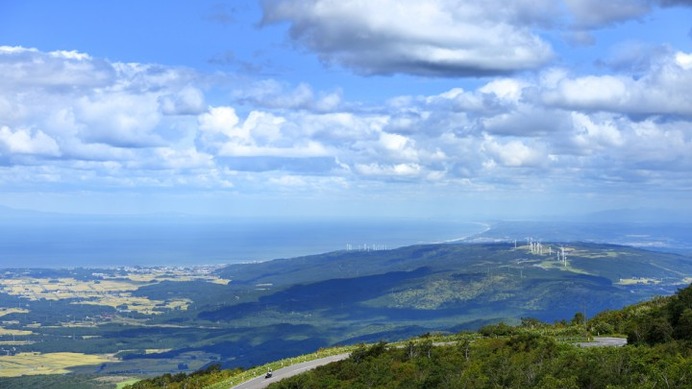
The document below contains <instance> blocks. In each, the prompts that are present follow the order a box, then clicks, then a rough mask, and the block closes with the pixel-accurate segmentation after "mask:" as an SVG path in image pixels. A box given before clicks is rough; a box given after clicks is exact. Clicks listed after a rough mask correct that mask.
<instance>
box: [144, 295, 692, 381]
mask: <svg viewBox="0 0 692 389" xmlns="http://www.w3.org/2000/svg"><path fill="white" fill-rule="evenodd" d="M585 319H586V318H585V317H584V316H583V315H582V314H581V313H580V312H578V313H576V314H575V315H574V317H573V318H572V319H571V320H570V321H560V322H556V323H553V324H547V323H543V322H541V321H539V320H536V319H533V318H524V319H522V321H521V324H520V325H518V326H508V325H506V324H503V323H499V324H493V325H488V326H485V327H483V328H481V329H480V330H479V331H478V332H462V333H459V334H456V335H453V336H447V337H439V336H434V335H430V334H426V335H423V336H421V337H418V338H412V339H410V340H408V341H406V342H401V343H398V344H396V345H390V344H387V343H385V342H379V343H376V344H373V345H370V346H365V345H362V346H359V347H358V348H357V349H356V350H355V351H354V352H352V353H351V356H350V357H349V358H348V359H346V360H343V361H340V362H335V363H331V364H329V365H326V366H323V367H319V368H317V369H315V370H312V371H309V372H306V373H303V374H301V375H298V376H295V377H292V378H288V379H285V380H282V381H280V382H277V383H273V384H272V385H271V386H270V388H275V389H276V388H284V389H297V388H344V389H346V388H349V389H350V388H421V389H423V388H426V389H427V388H545V389H547V388H606V387H618V388H661V387H663V388H690V387H692V331H690V326H691V325H692V320H691V319H692V285H690V286H687V287H686V288H685V289H682V290H679V291H678V292H677V293H676V294H675V295H673V296H670V297H659V298H655V299H653V300H650V301H647V302H644V303H640V304H636V305H632V306H628V307H625V308H624V309H621V310H612V311H605V312H601V313H599V314H598V315H596V316H595V317H594V318H593V319H592V320H590V321H587V320H585ZM612 333H621V334H626V335H627V337H628V340H629V344H628V345H627V346H624V347H598V346H596V347H590V346H589V344H588V342H586V341H587V340H589V339H591V338H592V337H593V335H597V334H600V335H603V334H612ZM236 373H237V372H236ZM232 374H234V373H232V372H230V371H226V373H225V374H224V373H223V372H219V371H217V370H212V371H210V372H208V374H207V373H198V374H193V375H190V376H186V375H184V374H182V375H178V376H170V375H169V376H165V377H158V378H156V379H151V380H146V381H141V382H139V383H137V384H135V385H133V386H132V388H133V389H146V388H160V387H166V388H203V387H206V385H209V384H210V382H211V381H213V380H214V379H211V378H210V377H216V378H222V376H224V375H232ZM203 377H206V378H203ZM196 382H204V384H203V385H202V384H196ZM221 382H224V381H221ZM222 386H223V384H217V385H215V386H214V387H222Z"/></svg>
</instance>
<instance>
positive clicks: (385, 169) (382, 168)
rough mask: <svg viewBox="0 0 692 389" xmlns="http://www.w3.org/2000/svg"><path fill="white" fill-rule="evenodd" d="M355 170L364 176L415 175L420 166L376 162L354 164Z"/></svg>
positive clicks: (419, 171)
mask: <svg viewBox="0 0 692 389" xmlns="http://www.w3.org/2000/svg"><path fill="white" fill-rule="evenodd" d="M355 168H356V170H357V171H358V172H359V173H361V174H363V175H365V176H385V177H386V176H390V177H416V176H418V175H420V174H421V171H422V168H421V166H420V165H418V164H416V163H399V164H394V165H380V164H378V163H371V164H356V166H355Z"/></svg>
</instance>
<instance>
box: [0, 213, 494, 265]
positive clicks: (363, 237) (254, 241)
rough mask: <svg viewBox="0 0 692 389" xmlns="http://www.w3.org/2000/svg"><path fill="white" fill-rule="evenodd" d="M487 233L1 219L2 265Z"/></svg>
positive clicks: (391, 242)
mask: <svg viewBox="0 0 692 389" xmlns="http://www.w3.org/2000/svg"><path fill="white" fill-rule="evenodd" d="M486 229H487V226H485V225H484V224H481V223H471V222H457V221H439V220H411V219H396V220H378V221H361V220H267V219H263V220H253V219H243V220H221V219H189V218H148V219H131V218H122V219H118V218H112V219H97V220H93V219H87V218H76V219H65V220H62V219H59V220H57V219H56V220H53V219H50V220H27V221H21V220H20V221H17V220H14V221H0V268H27V267H50V268H57V267H118V266H194V265H221V264H230V263H240V262H253V261H266V260H271V259H275V258H291V257H296V256H302V255H311V254H320V253H324V252H330V251H337V250H346V249H351V250H373V249H378V250H382V249H391V248H395V247H401V246H407V245H413V244H420V243H437V242H445V241H453V240H458V239H462V238H465V237H468V236H472V235H474V234H477V233H480V232H483V231H484V230H486Z"/></svg>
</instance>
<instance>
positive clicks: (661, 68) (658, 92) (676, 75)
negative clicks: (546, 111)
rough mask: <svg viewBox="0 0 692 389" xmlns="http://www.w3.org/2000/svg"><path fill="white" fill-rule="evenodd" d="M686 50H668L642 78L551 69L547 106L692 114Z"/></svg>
mask: <svg viewBox="0 0 692 389" xmlns="http://www.w3.org/2000/svg"><path fill="white" fill-rule="evenodd" d="M686 55H687V54H685V53H681V52H678V53H676V54H675V55H672V54H670V53H666V54H665V55H664V56H662V57H661V58H659V59H658V61H656V62H655V63H654V64H652V65H651V68H650V69H648V71H646V72H645V73H644V74H643V75H642V76H641V77H638V78H634V77H627V76H622V75H600V76H590V75H589V76H581V77H569V76H568V75H567V74H566V73H558V72H554V71H553V72H552V73H551V74H553V75H552V76H551V77H550V81H549V83H546V84H545V85H542V86H541V87H542V88H543V92H542V96H543V101H544V102H545V103H547V104H548V105H553V106H559V107H564V108H568V109H577V110H593V111H612V112H621V113H628V114H646V115H665V114H677V115H684V116H691V115H692V104H689V102H690V101H692V88H689V87H688V85H692V67H689V66H687V65H686V62H685V61H686V58H687V57H686Z"/></svg>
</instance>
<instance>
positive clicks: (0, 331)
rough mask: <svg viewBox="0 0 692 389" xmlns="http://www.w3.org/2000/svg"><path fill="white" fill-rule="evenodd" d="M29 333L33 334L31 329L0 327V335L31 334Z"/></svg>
mask: <svg viewBox="0 0 692 389" xmlns="http://www.w3.org/2000/svg"><path fill="white" fill-rule="evenodd" d="M31 334H33V332H31V331H24V330H10V329H7V328H2V327H0V336H4V335H15V336H22V335H31Z"/></svg>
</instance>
